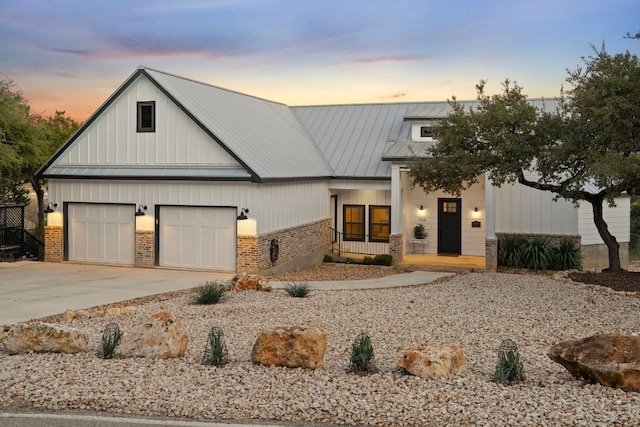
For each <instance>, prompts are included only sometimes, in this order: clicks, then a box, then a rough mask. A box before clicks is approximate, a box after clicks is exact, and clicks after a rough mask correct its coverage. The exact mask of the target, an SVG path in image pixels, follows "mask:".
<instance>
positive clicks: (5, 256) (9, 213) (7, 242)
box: [0, 205, 44, 260]
mask: <svg viewBox="0 0 640 427" xmlns="http://www.w3.org/2000/svg"><path fill="white" fill-rule="evenodd" d="M22 257H27V258H31V259H38V260H43V259H44V243H43V242H41V241H40V240H39V239H37V238H36V237H35V236H34V235H33V234H31V233H29V232H28V231H27V230H25V229H24V206H20V205H0V260H14V259H20V258H22Z"/></svg>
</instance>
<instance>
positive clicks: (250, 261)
mask: <svg viewBox="0 0 640 427" xmlns="http://www.w3.org/2000/svg"><path fill="white" fill-rule="evenodd" d="M330 226H331V219H329V218H327V219H323V220H320V221H315V222H312V223H309V224H304V225H300V226H296V227H291V228H287V229H284V230H279V231H275V232H273V233H267V234H263V235H260V236H238V238H237V252H236V265H237V267H236V268H237V271H238V272H246V273H264V272H266V271H269V270H270V271H285V270H291V269H294V268H298V267H301V266H304V265H312V264H313V263H314V258H316V257H317V256H320V260H321V259H322V258H321V256H322V254H323V253H325V252H326V251H327V250H328V249H329V248H330V247H331V228H330ZM274 239H275V240H276V241H277V242H278V249H279V250H278V259H277V260H276V261H275V262H274V263H272V262H271V257H270V247H271V241H272V240H274ZM298 261H300V264H297V262H298ZM287 266H288V267H287ZM278 267H280V268H281V269H282V270H278Z"/></svg>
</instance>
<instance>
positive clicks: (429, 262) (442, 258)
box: [400, 254, 486, 270]
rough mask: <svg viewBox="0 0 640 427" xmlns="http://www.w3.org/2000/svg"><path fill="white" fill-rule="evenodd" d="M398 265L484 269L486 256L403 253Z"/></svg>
mask: <svg viewBox="0 0 640 427" xmlns="http://www.w3.org/2000/svg"><path fill="white" fill-rule="evenodd" d="M400 265H402V266H406V265H419V266H429V267H448V268H450V267H455V268H473V269H478V270H484V269H485V268H486V258H485V257H483V256H471V255H458V256H450V255H438V254H405V255H404V256H403V257H402V261H400Z"/></svg>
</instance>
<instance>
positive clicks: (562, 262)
mask: <svg viewBox="0 0 640 427" xmlns="http://www.w3.org/2000/svg"><path fill="white" fill-rule="evenodd" d="M552 259H553V263H552V264H553V266H552V268H553V269H554V270H581V269H582V254H581V252H580V246H579V245H578V244H577V243H576V242H574V241H573V240H570V239H562V240H560V243H558V246H556V247H554V248H553V249H552Z"/></svg>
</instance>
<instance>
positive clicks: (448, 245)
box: [438, 199, 462, 255]
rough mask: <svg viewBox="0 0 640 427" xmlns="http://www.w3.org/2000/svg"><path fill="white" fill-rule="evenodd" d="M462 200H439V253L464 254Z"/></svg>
mask: <svg viewBox="0 0 640 427" xmlns="http://www.w3.org/2000/svg"><path fill="white" fill-rule="evenodd" d="M460 207H461V201H460V199H438V253H439V254H453V255H460V253H462V212H461V209H460Z"/></svg>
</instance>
